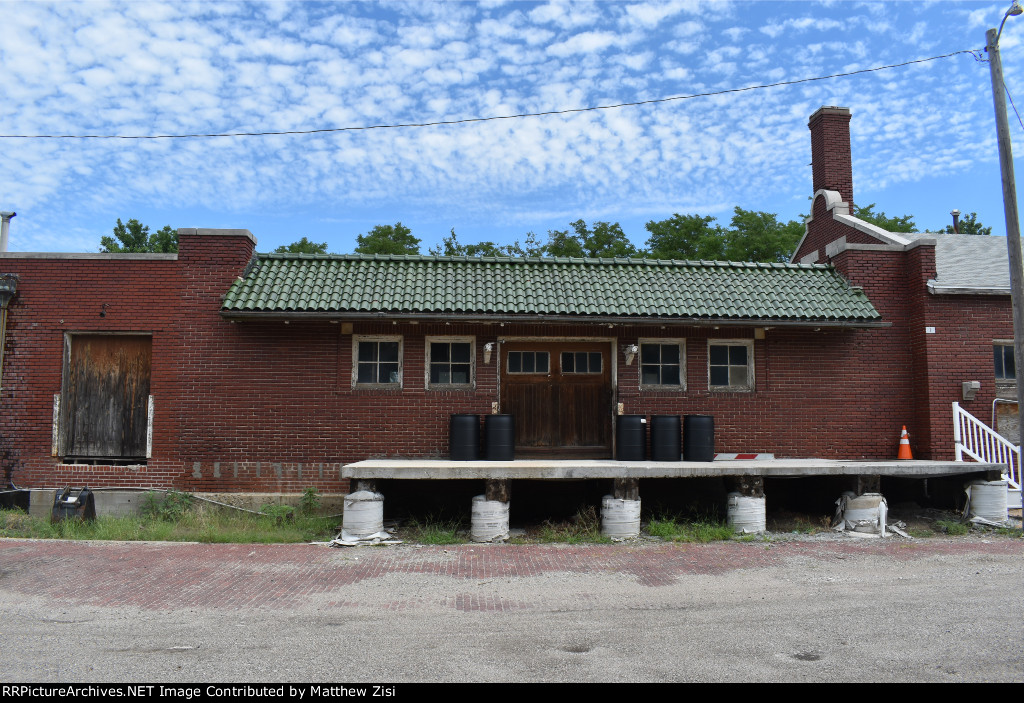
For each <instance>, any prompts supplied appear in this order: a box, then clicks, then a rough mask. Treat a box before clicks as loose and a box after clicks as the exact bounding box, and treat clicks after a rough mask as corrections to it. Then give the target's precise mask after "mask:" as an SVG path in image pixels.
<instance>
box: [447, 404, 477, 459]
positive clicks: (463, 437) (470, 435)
mask: <svg viewBox="0 0 1024 703" xmlns="http://www.w3.org/2000/svg"><path fill="white" fill-rule="evenodd" d="M448 451H449V455H450V456H451V458H452V461H476V460H477V459H479V458H480V416H479V415H452V422H451V425H450V426H449V430H448Z"/></svg>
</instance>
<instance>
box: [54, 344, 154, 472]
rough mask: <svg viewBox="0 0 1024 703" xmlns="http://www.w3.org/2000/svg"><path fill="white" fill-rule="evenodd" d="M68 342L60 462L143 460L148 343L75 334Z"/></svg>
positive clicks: (62, 399)
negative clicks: (62, 460)
mask: <svg viewBox="0 0 1024 703" xmlns="http://www.w3.org/2000/svg"><path fill="white" fill-rule="evenodd" d="M70 340H71V342H70V350H69V355H68V359H67V366H66V368H65V370H64V382H63V388H62V391H61V413H60V414H61V419H60V423H61V428H62V440H63V441H62V454H63V456H64V457H65V458H75V459H79V458H96V459H105V458H106V459H114V460H123V459H140V458H144V457H145V456H146V445H147V437H146V434H147V430H148V426H149V376H150V361H151V356H152V347H153V343H152V338H151V337H148V336H145V337H144V336H136V335H100V334H95V335H84V334H76V335H72V336H71V338H70Z"/></svg>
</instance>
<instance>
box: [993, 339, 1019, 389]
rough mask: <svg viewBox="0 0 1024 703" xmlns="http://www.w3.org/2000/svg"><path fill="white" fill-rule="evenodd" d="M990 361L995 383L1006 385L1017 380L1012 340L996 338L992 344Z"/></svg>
mask: <svg viewBox="0 0 1024 703" xmlns="http://www.w3.org/2000/svg"><path fill="white" fill-rule="evenodd" d="M992 362H993V366H994V368H995V375H996V383H998V384H1000V385H1008V384H1011V383H1016V382H1017V364H1016V362H1015V360H1014V356H1013V341H1012V340H1002V339H1000V340H996V341H995V342H994V343H993V344H992Z"/></svg>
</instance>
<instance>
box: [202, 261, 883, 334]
mask: <svg viewBox="0 0 1024 703" xmlns="http://www.w3.org/2000/svg"><path fill="white" fill-rule="evenodd" d="M221 312H222V314H223V315H225V316H227V317H234V316H245V315H247V314H253V315H256V314H283V313H320V314H333V315H337V316H343V314H345V313H350V314H359V313H394V314H410V315H416V314H434V315H438V314H441V315H455V316H459V315H470V316H474V317H479V316H488V315H494V316H498V317H512V316H517V315H552V316H580V317H585V316H592V317H623V318H638V317H639V318H659V319H661V318H706V319H708V320H716V319H731V320H744V319H751V320H780V321H794V322H804V321H806V322H814V321H838V322H878V321H880V319H881V316H880V315H879V314H878V311H877V310H875V308H874V306H873V305H872V304H871V301H869V300H868V298H867V296H866V295H865V294H864V292H863V291H862V290H860V289H859V288H851V287H850V286H849V284H848V283H847V282H846V280H845V279H843V277H842V276H840V275H839V274H838V273H837V272H836V271H835V270H834V269H832V268H831V267H829V266H822V265H812V264H751V263H737V262H708V261H658V260H653V259H564V258H521V259H513V258H500V257H444V256H390V255H372V256H368V255H358V254H348V255H340V256H339V255H310V254H257V256H256V258H255V259H254V260H253V262H252V264H251V265H250V267H249V269H248V270H247V271H246V273H245V275H244V276H243V277H242V278H239V279H238V280H237V281H235V283H234V284H233V285H232V286H231V288H230V290H228V292H227V295H226V296H225V297H224V304H223V307H222V309H221Z"/></svg>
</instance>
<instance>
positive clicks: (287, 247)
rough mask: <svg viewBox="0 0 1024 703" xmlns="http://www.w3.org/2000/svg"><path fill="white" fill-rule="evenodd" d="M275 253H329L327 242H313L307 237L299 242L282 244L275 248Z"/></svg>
mask: <svg viewBox="0 0 1024 703" xmlns="http://www.w3.org/2000/svg"><path fill="white" fill-rule="evenodd" d="M274 253H275V254H326V253H327V242H322V243H320V244H318V243H317V242H311V241H309V240H308V239H306V238H305V237H303V238H302V239H300V240H299V241H297V242H292V243H291V244H282V245H281V246H279V247H278V248H277V249H274Z"/></svg>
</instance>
